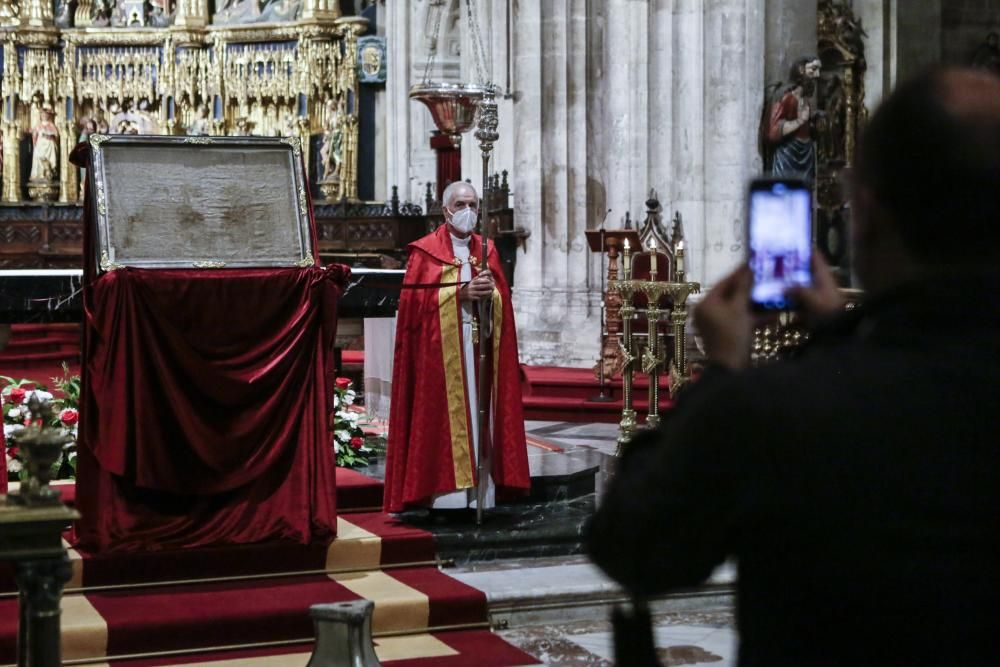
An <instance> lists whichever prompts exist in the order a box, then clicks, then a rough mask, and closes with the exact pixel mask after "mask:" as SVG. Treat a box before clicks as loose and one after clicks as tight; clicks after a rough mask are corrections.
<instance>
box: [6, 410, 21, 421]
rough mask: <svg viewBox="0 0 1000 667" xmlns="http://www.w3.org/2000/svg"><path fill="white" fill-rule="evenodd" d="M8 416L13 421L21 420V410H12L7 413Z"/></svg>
mask: <svg viewBox="0 0 1000 667" xmlns="http://www.w3.org/2000/svg"><path fill="white" fill-rule="evenodd" d="M7 416H8V417H9V418H11V419H20V418H21V408H11V409H10V410H9V411H8V412H7Z"/></svg>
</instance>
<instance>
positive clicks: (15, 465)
mask: <svg viewBox="0 0 1000 667" xmlns="http://www.w3.org/2000/svg"><path fill="white" fill-rule="evenodd" d="M7 472H12V473H15V474H16V473H19V472H21V462H20V461H18V460H17V459H15V458H11V457H9V456H8V457H7Z"/></svg>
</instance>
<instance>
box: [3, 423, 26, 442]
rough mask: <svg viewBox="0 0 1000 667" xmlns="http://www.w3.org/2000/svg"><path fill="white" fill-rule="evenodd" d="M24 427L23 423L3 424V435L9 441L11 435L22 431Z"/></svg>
mask: <svg viewBox="0 0 1000 667" xmlns="http://www.w3.org/2000/svg"><path fill="white" fill-rule="evenodd" d="M23 428H24V427H23V426H22V425H20V424H4V425H3V435H4V437H5V438H6V439H7V440H8V441H9V440H10V436H12V435H13V434H15V433H17V432H18V431H20V430H21V429H23Z"/></svg>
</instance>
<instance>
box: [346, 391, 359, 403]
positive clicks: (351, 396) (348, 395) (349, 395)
mask: <svg viewBox="0 0 1000 667" xmlns="http://www.w3.org/2000/svg"><path fill="white" fill-rule="evenodd" d="M356 395H357V394H355V393H354V392H353V391H350V390H348V392H347V393H346V394H344V403H346V404H347V405H354V397H355V396H356Z"/></svg>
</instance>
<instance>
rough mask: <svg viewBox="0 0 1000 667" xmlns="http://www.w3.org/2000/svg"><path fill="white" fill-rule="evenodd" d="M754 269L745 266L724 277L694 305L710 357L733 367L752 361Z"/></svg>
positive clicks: (713, 360) (743, 366)
mask: <svg viewBox="0 0 1000 667" xmlns="http://www.w3.org/2000/svg"><path fill="white" fill-rule="evenodd" d="M752 285H753V273H752V272H751V271H750V268H749V267H747V266H742V267H740V268H739V269H737V270H736V271H734V272H733V273H731V274H729V275H728V276H726V277H725V278H723V279H722V280H721V281H720V282H719V283H718V284H717V285H716V286H715V287H713V288H712V290H711V291H710V292H709V293H708V294H706V295H705V298H704V299H702V300H701V303H699V304H698V306H697V307H696V308H695V309H694V323H695V326H696V327H697V329H698V333H699V334H700V335H701V339H702V342H703V343H704V345H705V356H706V357H708V359H709V361H712V362H714V363H717V364H719V365H721V366H725V367H727V368H730V369H732V370H741V369H743V368H746V367H747V366H748V365H749V364H750V346H751V344H752V343H753V317H752V315H751V314H750V287H751V286H752Z"/></svg>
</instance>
